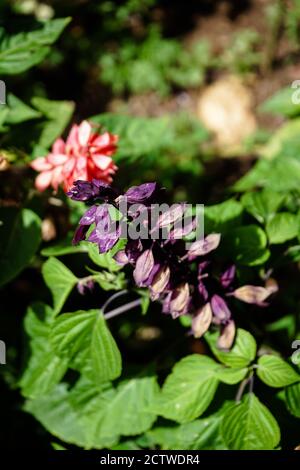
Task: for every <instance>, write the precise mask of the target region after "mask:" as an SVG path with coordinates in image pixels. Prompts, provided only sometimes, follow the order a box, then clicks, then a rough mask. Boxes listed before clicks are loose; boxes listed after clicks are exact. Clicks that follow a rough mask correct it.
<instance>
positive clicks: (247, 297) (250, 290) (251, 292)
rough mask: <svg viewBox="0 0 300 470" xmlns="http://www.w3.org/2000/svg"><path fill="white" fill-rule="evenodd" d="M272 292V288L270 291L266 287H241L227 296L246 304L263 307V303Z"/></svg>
mask: <svg viewBox="0 0 300 470" xmlns="http://www.w3.org/2000/svg"><path fill="white" fill-rule="evenodd" d="M273 292H274V290H273V288H271V289H270V288H268V287H261V286H251V285H246V286H243V287H239V288H238V289H236V290H235V291H233V292H232V293H231V294H229V295H232V296H233V297H235V298H236V299H239V300H242V301H243V302H246V303H247V304H256V305H260V306H264V305H266V303H265V302H264V301H265V300H266V299H267V297H269V295H271V294H272V293H273Z"/></svg>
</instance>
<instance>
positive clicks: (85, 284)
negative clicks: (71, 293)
mask: <svg viewBox="0 0 300 470" xmlns="http://www.w3.org/2000/svg"><path fill="white" fill-rule="evenodd" d="M94 286H95V283H94V281H93V280H92V279H81V280H80V281H79V282H78V283H77V290H78V292H79V294H81V295H84V294H86V293H87V291H91V290H93V289H94Z"/></svg>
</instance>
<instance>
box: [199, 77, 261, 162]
mask: <svg viewBox="0 0 300 470" xmlns="http://www.w3.org/2000/svg"><path fill="white" fill-rule="evenodd" d="M252 105H253V99H252V95H251V92H250V90H249V89H248V88H247V87H246V86H245V85H244V84H243V83H242V82H241V80H240V79H239V78H237V77H234V76H229V77H226V78H222V79H220V80H218V81H216V82H215V83H214V84H212V85H210V86H208V87H207V88H206V89H205V90H204V91H203V93H202V94H201V95H200V98H199V101H198V105H197V112H198V116H199V119H200V120H201V121H202V122H203V124H204V125H205V126H206V127H207V129H208V130H210V131H211V132H212V133H213V134H214V136H215V140H216V145H217V147H218V148H219V149H220V150H221V151H222V152H224V153H229V152H230V151H236V150H238V148H239V147H240V145H241V144H242V143H243V141H244V139H245V138H246V137H248V136H249V135H250V134H252V133H253V132H254V131H255V129H256V119H255V116H254V114H253V112H252Z"/></svg>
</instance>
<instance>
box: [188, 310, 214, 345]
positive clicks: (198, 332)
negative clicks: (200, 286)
mask: <svg viewBox="0 0 300 470" xmlns="http://www.w3.org/2000/svg"><path fill="white" fill-rule="evenodd" d="M211 321H212V311H211V306H210V304H209V302H208V303H207V304H205V305H204V306H203V307H202V308H200V309H199V310H198V311H197V312H196V315H195V316H194V318H193V321H192V331H193V333H194V336H195V338H201V336H203V335H204V333H206V331H207V330H208V328H209V327H210V324H211Z"/></svg>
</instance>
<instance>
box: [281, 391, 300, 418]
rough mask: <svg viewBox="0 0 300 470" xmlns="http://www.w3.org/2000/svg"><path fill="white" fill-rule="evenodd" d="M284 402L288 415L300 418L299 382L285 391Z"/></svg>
mask: <svg viewBox="0 0 300 470" xmlns="http://www.w3.org/2000/svg"><path fill="white" fill-rule="evenodd" d="M285 401H286V405H287V407H288V410H289V411H290V413H291V414H292V415H294V416H295V417H296V418H300V382H299V383H296V384H293V385H290V386H289V387H287V388H286V389H285Z"/></svg>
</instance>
